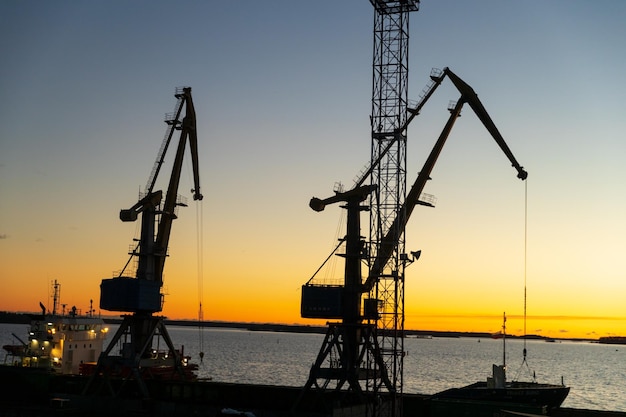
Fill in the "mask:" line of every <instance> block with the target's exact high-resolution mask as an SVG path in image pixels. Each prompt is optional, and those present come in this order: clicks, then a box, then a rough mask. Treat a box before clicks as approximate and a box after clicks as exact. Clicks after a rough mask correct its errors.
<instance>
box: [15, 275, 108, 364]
mask: <svg viewBox="0 0 626 417" xmlns="http://www.w3.org/2000/svg"><path fill="white" fill-rule="evenodd" d="M59 293H60V284H59V283H57V282H56V281H55V282H54V307H53V309H52V312H46V307H45V306H44V305H43V303H39V305H40V307H41V309H42V312H41V314H36V315H32V316H31V321H30V327H29V331H28V341H27V342H24V341H23V340H22V339H20V338H19V337H18V336H17V335H15V334H13V337H14V338H15V339H17V341H19V342H20V344H12V345H10V344H7V345H4V346H3V349H4V350H5V352H6V354H5V359H4V363H5V365H13V366H17V367H27V368H39V369H41V370H48V371H51V372H54V373H60V374H68V375H78V374H81V371H82V367H83V366H85V365H86V364H90V363H95V362H96V361H97V360H98V357H99V356H100V353H101V352H102V350H103V346H104V340H105V338H106V334H107V332H108V328H107V327H106V326H105V323H104V320H102V318H100V317H97V316H94V315H93V309H90V311H89V313H88V314H87V315H81V314H79V312H78V309H77V308H76V307H72V308H71V309H70V310H69V312H68V313H65V312H62V313H61V314H57V312H56V309H57V304H58V301H59Z"/></svg>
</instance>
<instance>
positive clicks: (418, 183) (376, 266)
mask: <svg viewBox="0 0 626 417" xmlns="http://www.w3.org/2000/svg"><path fill="white" fill-rule="evenodd" d="M444 74H445V75H447V76H448V77H450V80H451V81H452V82H453V84H454V85H455V86H456V88H457V89H458V90H459V92H460V93H461V98H460V99H459V100H458V101H457V104H456V106H455V107H454V109H453V110H451V114H450V118H449V119H448V122H447V123H446V126H445V127H444V129H443V131H442V132H441V134H440V136H439V139H438V140H437V143H436V144H435V146H434V148H433V150H432V151H431V153H430V155H429V156H428V158H427V159H426V162H425V163H424V167H423V168H422V170H421V171H420V173H419V175H418V176H417V179H416V180H415V183H414V184H413V186H412V187H411V190H410V191H409V194H408V195H407V198H406V200H405V202H404V205H403V206H402V208H401V209H400V211H399V212H398V213H399V215H398V217H397V218H396V219H395V220H394V222H393V224H392V226H391V227H390V228H389V231H388V232H387V235H385V237H384V238H383V240H382V241H381V245H380V250H379V253H378V254H377V255H376V258H375V259H374V261H373V262H372V264H371V265H372V266H371V267H370V273H369V276H368V278H367V279H366V281H365V282H364V284H363V292H364V293H366V292H369V291H371V290H372V289H373V288H374V285H375V284H376V281H377V279H378V278H379V276H380V275H381V274H382V273H383V269H384V267H385V265H386V264H387V262H388V261H389V259H390V257H391V255H392V254H393V249H394V245H395V244H396V242H397V241H398V239H399V238H400V236H401V235H402V233H404V229H405V227H406V224H407V222H408V220H409V218H410V217H411V214H412V212H413V209H414V208H415V206H416V205H417V204H419V203H420V201H419V196H420V195H421V193H422V190H423V189H424V186H425V185H426V182H427V181H428V179H430V173H431V172H432V170H433V168H434V166H435V163H436V162H437V158H438V157H439V154H440V153H441V150H442V149H443V146H444V144H445V142H446V140H447V138H448V136H449V134H450V132H451V130H452V127H453V126H454V122H455V120H456V119H457V118H458V116H459V115H460V113H461V109H462V107H463V104H464V103H467V104H469V105H470V107H471V108H472V110H474V112H475V113H476V115H477V116H478V118H479V119H480V121H481V122H482V123H483V125H484V126H485V128H486V129H487V131H489V133H490V134H491V136H492V137H493V138H494V140H495V141H496V143H497V144H498V146H500V149H502V151H503V152H504V154H505V155H506V156H507V157H508V158H509V161H511V164H512V166H513V167H514V168H515V169H516V170H517V177H518V178H520V179H521V180H525V179H526V178H527V177H528V173H527V172H526V171H525V170H524V168H523V167H522V166H520V164H519V163H518V162H517V160H516V159H515V156H513V153H512V152H511V150H510V149H509V147H508V145H507V144H506V142H505V141H504V138H503V137H502V135H501V134H500V132H499V131H498V129H497V128H496V126H495V124H494V123H493V120H491V117H490V116H489V114H488V113H487V110H485V108H484V106H483V105H482V103H481V102H480V100H479V99H478V96H477V94H476V93H475V92H474V90H473V89H472V87H470V86H469V85H468V84H467V83H465V82H464V81H463V80H461V79H460V78H459V77H458V76H457V75H456V74H454V73H453V72H452V71H450V70H449V69H448V68H445V69H444Z"/></svg>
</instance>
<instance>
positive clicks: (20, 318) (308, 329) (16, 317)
mask: <svg viewBox="0 0 626 417" xmlns="http://www.w3.org/2000/svg"><path fill="white" fill-rule="evenodd" d="M33 315H36V313H12V312H3V311H0V323H7V324H29V323H30V318H31V316H33ZM102 319H103V320H104V321H105V322H106V323H108V324H120V323H121V322H122V319H121V318H116V317H106V316H105V317H102ZM165 323H166V324H168V325H172V326H190V327H205V328H224V329H240V330H250V331H266V332H287V333H316V334H326V330H327V327H326V326H319V325H306V324H278V323H246V322H230V321H211V320H207V321H202V322H200V321H198V320H168V319H166V320H165ZM404 335H405V337H416V338H429V337H447V338H460V337H471V338H478V339H492V338H493V334H492V333H488V332H458V331H438V330H410V329H405V330H404ZM506 337H507V339H523V338H524V337H523V336H515V335H508V334H507V335H506ZM526 339H527V340H544V341H555V340H571V341H580V342H598V343H616V342H615V341H614V340H611V341H608V340H605V339H606V338H602V337H600V338H599V339H586V338H558V339H557V338H552V337H545V336H539V335H527V336H526ZM623 339H624V343H625V344H626V338H623Z"/></svg>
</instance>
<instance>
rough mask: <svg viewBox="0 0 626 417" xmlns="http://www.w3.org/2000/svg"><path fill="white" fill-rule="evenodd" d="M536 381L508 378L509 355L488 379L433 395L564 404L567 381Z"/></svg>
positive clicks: (539, 404)
mask: <svg viewBox="0 0 626 417" xmlns="http://www.w3.org/2000/svg"><path fill="white" fill-rule="evenodd" d="M499 334H500V335H501V336H502V340H503V358H506V314H505V315H504V324H503V325H502V332H500V333H499ZM524 362H526V348H525V347H524ZM534 379H535V376H534V373H533V381H528V382H521V381H507V379H506V359H504V360H503V364H502V365H495V364H494V365H493V366H492V375H491V376H490V377H488V378H487V380H486V381H479V382H475V383H473V384H470V385H467V386H464V387H461V388H451V389H448V390H445V391H442V392H439V393H437V394H435V395H433V397H432V398H433V399H436V400H460V401H475V402H498V403H507V404H524V405H532V406H536V407H545V408H546V409H547V410H546V411H550V410H552V409H555V408H558V407H560V406H561V404H562V403H563V401H565V398H566V397H567V395H568V394H569V390H570V389H569V387H567V386H565V385H564V384H563V380H562V379H561V384H560V385H558V384H541V383H538V382H536V381H535V380H534Z"/></svg>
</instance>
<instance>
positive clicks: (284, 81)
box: [0, 1, 626, 339]
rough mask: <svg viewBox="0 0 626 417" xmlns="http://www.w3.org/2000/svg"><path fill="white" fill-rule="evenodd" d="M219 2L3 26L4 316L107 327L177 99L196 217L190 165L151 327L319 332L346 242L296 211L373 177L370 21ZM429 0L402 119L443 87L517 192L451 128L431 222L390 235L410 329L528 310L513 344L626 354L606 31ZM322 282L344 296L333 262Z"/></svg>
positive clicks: (512, 322) (617, 46)
mask: <svg viewBox="0 0 626 417" xmlns="http://www.w3.org/2000/svg"><path fill="white" fill-rule="evenodd" d="M44 3H45V2H44ZM230 3H231V2H207V4H204V3H202V2H183V4H181V5H180V6H178V5H177V7H180V9H179V10H178V12H179V13H180V16H187V18H188V19H189V21H187V24H186V25H185V28H184V30H182V31H181V32H180V33H179V32H177V31H173V30H167V29H166V28H168V27H170V28H171V24H172V17H171V14H170V13H167V12H166V11H165V9H167V8H165V7H164V8H162V9H163V10H161V8H156V7H155V8H154V9H155V10H151V11H146V10H143V9H142V7H140V6H137V5H132V4H131V5H127V4H124V7H122V6H120V5H117V6H110V7H105V6H104V5H103V4H101V5H91V6H90V5H87V4H85V5H83V6H81V7H74V6H75V5H71V4H69V3H67V4H66V6H63V7H61V6H58V7H57V6H53V5H49V4H47V3H46V4H43V3H42V4H39V6H41V7H38V8H32V9H33V10H27V9H28V8H27V7H21V8H19V7H17V6H16V8H18V9H19V10H15V19H7V20H9V22H6V25H3V26H4V27H3V28H0V33H2V34H4V35H5V36H3V37H2V38H4V39H7V40H8V41H7V42H5V44H4V45H3V46H0V50H2V52H4V53H3V54H2V56H4V57H11V59H7V60H6V62H3V65H2V66H1V67H2V68H0V91H2V93H3V98H4V104H3V105H2V107H1V109H0V310H1V311H12V312H38V311H40V310H39V302H43V303H44V304H45V305H47V306H48V308H51V305H52V302H51V299H50V297H51V285H52V282H54V281H55V280H57V281H58V282H59V283H60V284H61V303H63V304H66V305H67V306H76V307H77V308H78V309H79V310H80V311H82V312H83V313H86V312H87V311H88V310H89V308H90V300H92V301H93V306H94V308H95V310H96V313H98V314H102V315H111V316H117V315H119V314H120V313H119V312H109V311H105V310H101V309H100V307H99V302H100V283H101V280H102V279H107V278H112V277H115V276H117V274H118V273H119V271H120V270H121V269H122V268H124V265H125V264H126V263H127V261H128V259H129V255H128V253H129V248H130V247H131V246H132V245H133V244H134V242H133V239H134V238H137V237H138V236H139V232H140V230H139V228H140V223H141V221H137V222H127V223H124V222H121V221H120V219H119V212H120V210H121V209H128V208H129V207H132V206H133V205H134V204H135V203H137V201H138V192H139V191H140V190H143V188H144V184H145V183H146V179H147V178H148V177H149V175H150V172H151V169H153V167H154V165H155V159H156V156H157V154H158V151H159V147H160V146H161V143H162V140H163V135H164V132H165V131H166V128H167V125H166V124H165V123H164V120H163V115H164V114H165V113H167V112H170V111H171V109H172V107H173V106H174V104H175V103H176V99H175V97H174V92H175V88H176V87H179V86H183V85H185V86H191V87H192V88H193V94H194V104H195V111H196V114H197V134H198V153H199V155H198V157H199V170H200V185H201V191H202V193H203V195H204V199H203V200H202V202H195V201H193V200H192V196H191V193H190V190H191V189H192V188H193V187H194V182H193V172H192V169H191V161H190V158H189V156H188V155H186V157H185V158H186V159H185V160H184V162H183V170H182V174H181V185H180V187H179V190H178V193H179V194H181V195H182V196H184V197H186V198H187V199H188V200H189V202H188V203H189V204H188V207H179V211H178V218H177V219H176V220H174V221H173V226H172V233H171V239H170V241H169V247H168V254H169V257H168V258H167V260H166V262H165V273H164V286H163V293H164V294H165V304H164V309H163V311H162V312H161V313H159V314H162V315H164V316H166V317H167V318H170V319H188V320H197V319H198V318H199V313H200V304H202V316H203V319H204V320H205V321H237V322H262V323H284V324H310V325H324V324H325V320H307V319H303V318H301V317H300V297H301V286H302V285H303V284H304V283H306V282H307V281H308V280H309V278H311V276H312V275H313V273H314V272H315V271H316V270H317V269H318V267H319V266H320V265H321V264H322V262H323V261H324V260H325V259H326V257H327V256H328V255H329V254H330V252H331V250H332V249H333V248H334V247H335V245H336V244H337V239H338V238H341V237H342V236H343V235H344V234H345V233H346V230H345V222H344V221H343V220H342V218H343V216H345V213H344V212H345V210H343V209H342V208H341V207H340V205H339V204H336V205H333V206H332V207H328V208H326V210H325V211H323V212H315V211H313V210H311V209H310V208H309V206H308V203H309V200H310V199H311V198H312V197H318V198H325V197H328V196H331V195H333V187H334V186H335V185H336V184H337V183H341V184H343V185H345V186H346V188H350V187H351V186H352V184H353V182H354V178H355V177H356V176H357V175H358V174H359V172H361V171H362V170H363V167H364V166H366V165H367V164H369V162H370V158H371V142H370V141H371V133H372V128H371V126H370V119H369V115H370V114H371V110H372V101H371V99H372V91H371V89H372V65H371V57H372V50H371V47H372V39H371V37H372V33H371V32H372V27H371V25H372V19H371V18H372V8H371V7H370V5H369V4H367V2H363V3H364V4H360V3H359V7H354V2H352V3H351V2H346V4H343V2H333V9H334V10H333V13H332V15H330V14H329V12H328V10H324V9H328V7H320V6H319V4H317V3H316V2H283V4H282V6H281V7H280V8H277V9H281V12H280V13H276V14H275V13H274V12H272V13H269V12H268V11H267V7H265V8H263V7H262V6H261V5H260V4H257V3H258V2H248V3H249V4H248V5H247V6H246V7H245V8H239V7H236V5H234V4H230ZM424 3H425V4H424V11H423V13H422V11H420V13H419V14H416V16H415V18H414V20H412V23H411V44H410V50H411V53H410V68H411V72H410V75H409V76H408V78H409V80H410V82H409V87H408V95H409V98H410V99H411V100H413V99H416V98H418V97H419V95H420V92H421V91H422V88H424V85H426V84H427V82H428V81H429V74H430V70H431V68H432V67H437V68H439V67H441V68H443V67H445V66H449V67H450V68H451V69H453V70H454V71H456V73H458V74H459V75H460V76H461V77H463V79H464V80H466V81H467V82H468V83H469V84H471V85H472V87H473V88H474V89H475V90H476V92H477V94H478V95H479V96H480V99H481V100H482V103H483V104H484V105H485V107H486V109H487V111H488V112H489V114H490V115H491V117H492V118H493V121H494V123H495V124H496V125H497V126H498V129H499V130H500V132H501V134H502V135H503V137H504V138H505V140H506V142H507V144H508V146H509V147H510V148H511V151H512V152H513V153H514V155H515V157H516V158H517V160H518V161H519V162H520V164H521V165H522V166H523V167H524V169H526V170H527V171H528V179H527V180H526V182H523V181H520V179H518V178H517V177H516V171H515V169H514V168H512V167H511V163H510V161H509V160H508V159H507V157H506V156H505V155H504V153H503V152H502V150H501V149H500V148H499V147H498V145H497V144H496V143H495V142H494V140H493V138H492V137H491V136H490V134H489V133H488V132H487V131H486V130H485V127H484V126H483V125H482V124H481V122H480V120H478V118H477V117H476V115H475V114H474V113H473V112H472V110H471V109H470V108H467V109H464V110H463V112H462V117H460V118H458V121H457V122H456V125H455V127H454V129H453V131H452V132H451V134H450V137H449V139H448V142H447V143H446V146H445V148H444V149H443V150H442V153H441V156H440V158H439V160H438V161H437V164H436V166H435V167H434V169H433V172H432V175H431V176H430V177H431V179H430V180H429V181H428V182H427V184H426V187H425V189H424V192H425V193H428V194H432V195H434V196H435V197H436V204H435V207H434V208H433V207H425V206H418V207H416V209H415V210H414V212H413V214H412V217H411V219H410V220H409V222H408V225H407V227H406V232H405V241H406V242H405V249H406V252H407V253H409V252H410V251H417V250H420V251H421V253H422V255H421V258H420V259H419V260H418V261H416V262H414V263H413V264H411V265H410V266H408V267H407V269H406V276H405V283H404V284H405V287H404V297H405V298H404V302H405V328H406V329H414V330H425V331H462V332H489V333H491V332H497V331H499V330H500V329H501V326H502V315H503V313H504V312H506V314H507V317H508V318H509V321H508V323H507V331H508V332H509V333H511V334H515V335H523V333H524V305H525V293H526V310H527V312H526V316H527V320H526V332H527V333H528V334H537V335H541V336H545V337H551V338H594V339H595V338H598V337H601V336H609V335H624V336H626V307H625V304H624V301H623V300H624V299H625V296H626V265H625V261H624V259H626V257H625V255H624V254H625V253H626V216H625V215H624V213H626V193H625V192H624V187H625V184H626V163H624V161H626V140H624V132H625V131H626V122H625V120H626V118H624V115H623V111H622V109H623V106H624V102H625V99H626V87H625V86H624V85H625V83H623V82H621V80H622V79H623V74H624V73H625V72H626V54H624V53H623V52H620V53H615V51H623V45H622V43H623V40H624V39H625V35H624V29H623V27H624V25H623V19H617V18H616V20H617V21H618V22H617V23H615V26H614V28H613V29H612V31H609V30H608V29H606V28H605V24H604V23H603V22H604V21H605V20H606V19H608V18H609V17H611V16H609V15H610V14H611V13H610V12H608V11H606V12H603V13H606V16H605V15H602V16H600V17H597V16H596V17H597V19H595V20H592V19H590V18H589V14H590V13H591V12H590V10H588V9H587V8H590V9H591V6H581V5H578V6H576V7H577V8H578V9H580V10H578V9H577V8H576V7H573V8H570V7H569V6H568V7H567V8H566V9H567V10H563V8H561V9H559V8H557V7H556V6H554V5H552V4H551V3H550V2H546V4H544V3H537V4H535V6H534V7H533V8H532V9H533V10H532V11H531V10H528V9H529V8H527V7H524V6H523V5H522V4H506V5H505V4H504V3H505V2H502V4H500V2H490V5H491V6H490V7H487V6H484V5H483V6H480V5H474V6H469V5H466V4H465V2H460V3H462V4H460V5H456V6H455V8H454V9H455V12H454V13H451V12H450V9H451V8H446V7H444V6H443V5H440V4H437V3H438V2H432V1H431V2H424ZM426 3H428V4H426ZM468 3H469V2H468ZM4 7H7V6H4ZM474 7H475V8H476V9H474ZM614 7H616V8H617V6H615V5H614ZM1 8H2V6H0V9H1ZM243 9H245V10H243ZM283 9H284V10H283ZM572 9H576V10H572ZM595 12H597V13H600V11H597V10H595V9H594V13H595ZM146 13H148V16H146V15H145V14H146ZM7 15H8V14H7ZM622 15H623V14H622ZM467 16H472V18H471V19H469V18H467ZM615 16H620V15H619V14H615ZM304 17H306V18H304ZM503 27H506V28H507V30H505V31H503V30H502V28H503ZM555 27H558V28H559V30H555V29H554V28H555ZM112 28H114V30H112ZM233 28H236V30H233ZM442 28H445V29H444V30H442ZM605 29H606V30H605ZM225 33H228V34H229V35H228V36H225V35H224V34H225ZM494 33H497V34H498V36H494ZM435 41H436V42H435ZM511 45H515V48H512V47H511ZM168 51H174V52H175V53H173V54H170V53H169V52H168ZM458 99H459V92H458V90H457V89H455V88H454V86H453V85H451V84H450V83H448V82H445V83H444V84H442V86H441V87H440V89H439V90H437V92H436V94H435V95H434V96H433V98H432V99H431V101H429V102H428V103H427V106H425V107H424V109H423V110H422V111H421V112H420V115H419V117H417V118H416V119H415V121H414V122H412V124H411V125H410V126H409V128H408V131H407V138H408V139H407V151H406V152H407V155H406V169H407V173H406V180H407V188H409V187H410V186H411V184H412V183H413V181H415V178H416V176H417V174H418V172H420V171H421V170H422V168H423V164H424V161H425V159H426V157H427V155H428V154H429V152H430V151H431V149H432V148H433V145H434V142H435V141H436V140H437V137H438V136H439V134H440V132H441V130H442V128H443V127H444V125H445V123H446V120H447V118H448V117H449V115H450V113H449V112H448V110H447V106H448V103H449V101H451V100H452V101H454V100H458ZM171 163H172V161H171V159H166V161H165V164H164V168H163V171H162V173H161V177H159V181H158V182H157V184H156V187H155V190H156V189H160V190H165V189H166V188H167V187H168V182H167V180H168V176H169V173H170V169H171ZM361 216H362V217H361V229H362V230H361V234H362V235H363V236H369V229H368V228H369V213H368V212H363V213H362V214H361ZM131 266H132V262H131ZM366 269H367V268H366V266H364V267H363V275H364V276H365V275H366V273H367V272H366ZM331 273H332V274H333V275H334V276H335V277H336V278H338V279H341V278H342V274H343V259H342V258H339V257H337V259H336V260H335V265H334V270H333V271H332V272H331Z"/></svg>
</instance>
